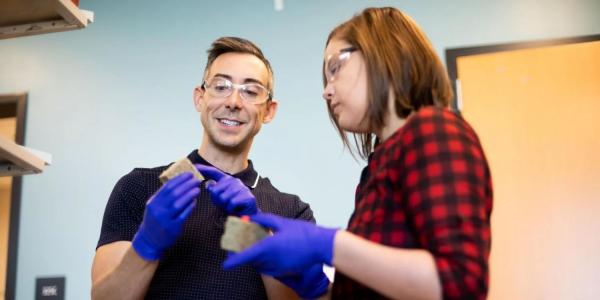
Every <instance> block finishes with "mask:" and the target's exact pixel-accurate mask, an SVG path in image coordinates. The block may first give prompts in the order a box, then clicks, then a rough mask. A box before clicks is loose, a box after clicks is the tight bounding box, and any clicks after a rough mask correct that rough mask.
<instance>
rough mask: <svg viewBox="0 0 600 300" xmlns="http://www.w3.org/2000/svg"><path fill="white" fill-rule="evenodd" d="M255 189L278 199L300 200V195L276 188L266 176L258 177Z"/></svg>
mask: <svg viewBox="0 0 600 300" xmlns="http://www.w3.org/2000/svg"><path fill="white" fill-rule="evenodd" d="M256 191H258V192H260V193H266V194H269V196H270V197H277V198H278V199H286V200H290V201H300V197H299V196H298V195H295V194H290V193H286V192H282V191H280V190H279V189H277V188H276V187H275V186H274V185H273V184H272V183H271V180H269V178H267V177H260V179H259V180H258V183H257V185H256Z"/></svg>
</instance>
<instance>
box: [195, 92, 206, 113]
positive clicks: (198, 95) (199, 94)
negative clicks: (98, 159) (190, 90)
mask: <svg viewBox="0 0 600 300" xmlns="http://www.w3.org/2000/svg"><path fill="white" fill-rule="evenodd" d="M202 101H204V88H202V86H197V87H195V88H194V107H195V108H196V111H198V112H200V111H201V109H200V108H201V107H202V106H201V104H202Z"/></svg>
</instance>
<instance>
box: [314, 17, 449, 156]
mask: <svg viewBox="0 0 600 300" xmlns="http://www.w3.org/2000/svg"><path fill="white" fill-rule="evenodd" d="M332 39H338V40H344V41H346V42H348V43H350V44H351V45H352V46H354V47H355V48H356V49H357V50H358V51H360V52H361V54H362V56H363V57H364V61H365V65H366V68H367V97H368V102H369V106H368V110H367V113H366V115H365V121H366V122H368V125H369V129H370V131H371V132H373V131H374V130H378V129H381V128H382V127H383V126H384V124H385V121H386V120H385V116H386V113H387V109H388V105H389V104H388V97H389V94H388V93H389V90H390V88H391V90H392V92H393V95H394V99H395V103H394V107H395V110H396V111H395V112H396V114H397V115H398V117H400V118H406V117H408V116H409V115H410V114H411V113H412V112H414V111H417V110H419V109H420V108H421V107H424V106H438V107H445V106H447V105H448V103H449V101H450V99H451V98H452V88H451V86H450V82H449V80H448V74H447V73H446V70H445V68H444V67H443V65H442V63H441V62H440V59H439V58H438V56H437V55H436V53H435V51H434V49H433V47H432V45H431V43H430V42H429V40H428V39H427V37H426V36H425V34H424V33H423V31H421V29H420V28H419V26H418V25H417V24H416V23H415V22H414V21H413V20H412V18H410V17H409V16H408V15H406V14H404V13H403V12H401V11H400V10H398V9H396V8H393V7H382V8H367V9H365V10H364V11H362V12H361V13H360V14H358V15H355V16H354V17H352V18H351V19H350V20H348V21H346V22H344V23H342V24H340V25H338V26H337V27H335V28H334V29H333V30H332V31H331V33H330V34H329V37H328V38H327V44H329V42H330V41H331V40H332ZM323 83H324V85H326V84H327V81H326V79H325V75H324V74H323ZM329 117H330V118H331V120H332V122H333V123H334V126H335V127H336V129H337V130H338V132H339V134H340V136H341V138H342V140H343V142H344V145H345V146H347V147H348V149H350V151H351V152H352V153H354V152H353V149H352V148H351V147H350V143H349V141H348V137H347V136H346V134H345V132H344V131H343V130H342V129H341V128H340V127H339V124H338V123H337V121H336V120H335V118H334V116H333V113H332V111H331V109H329ZM374 138H375V137H374V135H373V134H372V133H362V134H358V133H355V134H354V144H355V146H356V149H357V150H358V153H359V155H360V156H361V157H362V158H364V159H366V158H367V157H368V156H369V154H370V153H371V152H372V150H373V147H374Z"/></svg>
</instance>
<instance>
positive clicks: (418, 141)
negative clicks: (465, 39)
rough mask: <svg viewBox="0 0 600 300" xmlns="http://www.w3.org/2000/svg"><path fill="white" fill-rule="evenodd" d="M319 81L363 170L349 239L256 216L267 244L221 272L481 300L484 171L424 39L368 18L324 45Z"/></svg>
mask: <svg viewBox="0 0 600 300" xmlns="http://www.w3.org/2000/svg"><path fill="white" fill-rule="evenodd" d="M323 75H324V85H325V90H324V92H323V97H324V98H325V100H326V103H327V106H328V108H329V114H330V117H331V118H332V120H333V122H334V124H335V126H336V128H337V129H338V131H339V133H340V136H341V138H342V140H343V142H344V144H345V145H346V146H348V147H349V148H351V146H350V142H349V141H348V139H347V138H346V135H345V133H346V132H350V133H353V134H354V137H355V143H356V146H357V150H358V153H359V154H360V155H361V156H362V157H363V158H368V166H367V167H365V169H364V170H363V172H362V175H361V180H360V183H359V185H358V188H357V190H356V199H355V209H354V213H353V214H352V216H351V218H350V220H349V222H348V229H347V230H345V231H344V230H336V229H329V228H323V227H319V226H316V225H314V224H310V223H307V222H301V221H296V220H288V219H284V218H281V217H277V216H273V215H268V214H258V215H255V216H252V220H254V221H255V222H257V223H260V224H262V225H263V226H266V227H269V228H272V229H273V231H274V235H273V236H271V237H268V238H266V239H264V240H262V241H260V242H259V243H257V244H255V245H254V246H253V247H251V248H249V249H247V250H246V251H244V252H241V253H238V254H235V255H233V256H231V257H230V258H229V259H228V260H227V261H225V264H224V267H225V268H233V267H237V266H240V265H243V264H250V265H252V266H254V267H255V268H256V269H257V270H258V271H260V272H262V273H264V274H268V275H272V276H278V277H280V278H284V279H285V278H294V276H296V277H295V278H296V279H298V278H299V279H298V280H296V281H294V283H295V284H290V286H291V287H293V288H295V289H296V290H297V291H298V290H299V289H305V290H306V289H307V288H310V287H311V285H312V286H315V288H317V287H318V288H320V289H321V290H319V291H317V293H316V294H322V293H324V292H325V291H326V287H325V288H323V285H322V284H317V285H315V284H314V282H311V280H312V279H311V278H312V277H315V276H314V272H313V273H310V274H312V275H310V274H309V275H307V270H310V269H313V270H314V269H315V268H314V266H315V265H319V264H323V263H325V264H328V265H332V266H334V267H335V268H336V277H335V280H334V284H333V286H332V287H331V288H330V291H329V292H330V295H331V296H332V297H333V298H340V299H350V298H358V299H376V298H384V297H389V298H402V299H413V298H419V299H420V298H423V299H440V298H456V299H483V298H485V297H486V293H487V288H488V256H489V251H490V241H491V237H490V214H491V209H492V187H491V177H490V171H489V168H488V165H487V162H486V159H485V156H484V153H483V150H482V147H481V145H480V143H479V140H478V138H477V135H476V134H475V132H474V131H473V129H472V128H471V127H470V126H469V125H468V124H467V123H466V122H465V121H464V120H463V119H462V118H461V117H460V116H458V115H456V114H455V113H453V112H451V111H450V110H448V109H447V106H448V102H449V100H450V98H451V97H452V92H451V87H450V85H449V81H448V77H447V74H446V72H445V70H444V68H443V66H442V64H441V63H440V60H439V58H438V57H437V56H436V54H435V52H434V50H433V48H432V46H431V44H430V43H429V41H428V40H427V38H426V37H425V35H424V34H423V33H422V31H421V30H420V28H419V27H418V26H417V24H416V23H415V22H414V21H413V20H412V19H411V18H410V17H409V16H407V15H406V14H404V13H402V12H400V11H399V10H397V9H395V8H369V9H366V10H364V11H363V12H362V13H361V14H359V15H356V16H354V17H353V18H352V19H350V20H348V21H346V22H345V23H343V24H341V25H339V26H338V27H336V28H335V29H334V30H333V31H332V32H331V34H330V35H329V38H328V40H327V44H326V49H325V60H324V68H323ZM317 269H318V268H317ZM310 276H312V277H311V278H308V277H310ZM302 279H304V280H302ZM319 280H320V279H319ZM319 280H317V281H318V282H320V283H322V281H319ZM282 281H283V282H284V283H285V282H286V281H285V280H282ZM313 281H314V280H313ZM299 285H300V287H299ZM305 294H306V293H305ZM312 295H313V296H314V295H315V294H312Z"/></svg>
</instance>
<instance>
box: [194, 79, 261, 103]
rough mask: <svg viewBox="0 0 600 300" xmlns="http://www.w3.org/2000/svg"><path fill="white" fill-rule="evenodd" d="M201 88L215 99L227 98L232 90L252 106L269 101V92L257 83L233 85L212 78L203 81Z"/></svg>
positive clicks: (225, 80)
mask: <svg viewBox="0 0 600 300" xmlns="http://www.w3.org/2000/svg"><path fill="white" fill-rule="evenodd" d="M202 87H203V88H204V90H206V91H207V92H208V93H209V94H210V95H211V96H213V97H216V98H227V97H229V96H230V95H231V94H232V93H233V90H238V92H239V93H240V96H241V98H242V100H244V101H247V102H249V103H252V104H261V103H263V102H265V101H267V100H270V99H271V92H270V91H269V90H267V88H266V87H264V86H262V85H261V84H258V83H244V84H235V83H233V82H231V80H229V79H226V78H222V77H214V78H212V79H211V80H209V81H208V82H206V81H204V82H203V83H202Z"/></svg>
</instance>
